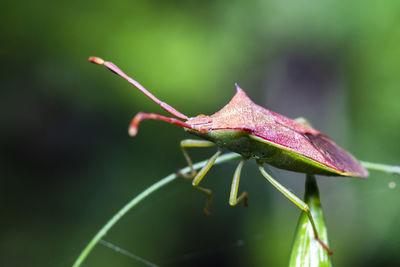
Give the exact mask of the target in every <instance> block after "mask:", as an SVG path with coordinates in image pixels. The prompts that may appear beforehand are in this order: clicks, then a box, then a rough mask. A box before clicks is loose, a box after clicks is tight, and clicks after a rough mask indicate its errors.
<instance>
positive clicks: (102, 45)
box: [0, 0, 400, 266]
mask: <svg viewBox="0 0 400 267" xmlns="http://www.w3.org/2000/svg"><path fill="white" fill-rule="evenodd" d="M399 14H400V2H399V1H384V2H382V1H380V2H378V1H347V2H345V1H179V0H176V1H160V0H158V1H153V0H152V1H102V0H98V1H76V0H71V1H64V2H61V1H48V0H39V1H3V2H2V3H1V4H0V22H1V23H0V34H1V39H2V42H1V43H0V47H1V49H0V55H1V80H2V85H1V98H0V100H1V107H2V112H1V115H0V116H1V119H2V120H1V129H2V130H1V139H0V140H1V141H0V142H1V147H2V148H1V152H2V153H1V167H0V168H1V181H2V182H1V184H2V186H1V203H2V216H1V223H0V225H1V228H0V229H1V239H0V259H1V263H0V265H1V266H70V265H71V264H72V263H73V261H74V260H75V258H76V257H77V256H78V254H79V252H80V251H81V250H82V249H83V247H84V246H85V245H86V244H87V242H88V241H89V240H90V238H92V236H93V235H94V234H95V232H97V230H98V229H99V228H100V227H101V226H102V225H103V224H104V223H105V222H106V221H107V220H108V219H109V218H110V217H111V216H112V215H113V214H114V212H116V211H117V210H118V209H119V208H120V207H121V206H122V205H124V204H125V203H126V202H127V201H129V200H130V199H131V198H132V197H134V196H136V195H137V194H138V193H139V192H141V191H142V190H143V189H145V188H146V187H148V186H150V185H151V184H153V183H154V182H156V181H158V180H159V179H161V178H162V177H164V176H166V175H167V174H169V173H171V172H173V171H175V170H176V169H178V168H181V167H183V166H185V161H184V158H183V156H182V155H181V151H180V149H179V146H178V145H179V141H180V140H181V139H184V138H188V137H189V138H190V136H188V135H187V134H185V133H184V132H183V131H182V129H180V128H178V127H176V126H171V125H168V124H166V123H163V122H156V121H146V122H144V123H143V124H142V125H141V128H140V130H139V134H138V136H137V137H135V138H130V137H128V134H127V127H128V124H129V122H130V120H131V118H132V117H133V116H134V115H135V114H136V113H137V112H139V111H147V112H159V113H162V114H165V112H164V111H163V110H162V109H161V108H160V107H159V106H157V105H156V104H154V103H152V102H151V101H150V100H149V99H148V98H147V97H145V96H144V95H143V94H141V93H140V92H139V91H137V90H135V89H134V88H133V87H132V86H130V85H129V84H128V83H127V82H126V81H124V80H123V79H120V78H118V77H117V76H115V75H113V74H112V73H111V72H109V71H107V70H105V69H104V68H102V67H99V66H95V65H92V64H89V63H88V62H87V58H88V57H89V56H101V57H103V58H105V59H107V60H110V61H112V62H114V63H116V64H117V65H119V66H120V67H121V68H122V69H123V70H125V71H126V73H128V74H129V75H131V76H133V77H134V78H136V79H137V80H138V81H139V82H141V83H142V84H143V85H144V86H145V87H146V88H147V89H149V90H151V91H152V92H153V93H154V94H155V95H156V96H157V97H159V98H160V99H162V100H163V101H165V102H168V103H169V104H170V105H172V106H174V107H175V108H177V109H178V110H180V111H181V112H183V113H184V114H187V115H188V116H195V115H197V114H200V113H204V114H212V113H214V112H216V111H217V110H219V109H220V108H222V107H223V106H224V105H225V104H226V103H227V102H228V101H229V100H230V98H231V97H232V96H233V95H234V93H235V89H234V83H235V82H238V83H239V85H240V86H241V87H242V88H243V89H244V90H245V91H246V92H247V94H248V95H249V97H250V98H251V99H253V100H254V101H255V102H256V103H257V104H259V105H262V106H265V107H267V108H268V109H271V110H274V111H276V112H279V113H282V114H284V115H286V116H289V117H298V116H304V117H307V118H309V119H310V121H311V123H312V124H313V125H314V127H315V128H317V129H319V130H321V131H323V132H325V133H326V134H327V135H329V136H330V137H331V138H332V139H334V140H335V141H336V142H337V143H338V144H340V145H341V146H343V147H345V148H346V149H348V150H349V151H351V152H352V153H353V154H354V155H355V156H356V157H357V158H359V159H363V160H369V161H376V162H384V163H388V164H399V163H400V160H399V156H400V144H399V134H400V123H399V118H400V105H399V99H400V75H399V69H400V45H399V44H400V30H399V29H400V16H399ZM214 151H215V148H214V149H211V148H210V149H192V150H190V154H191V155H192V156H193V159H194V160H195V161H198V160H202V159H205V158H207V157H209V156H210V155H211V154H212V153H213V152H214ZM237 163H238V162H230V163H227V164H224V165H219V166H216V167H215V168H213V169H212V170H211V171H210V173H209V174H207V176H206V177H205V179H204V181H203V182H202V184H203V185H204V186H205V187H209V188H212V189H213V191H214V200H213V205H212V214H211V216H206V215H204V214H203V211H202V209H203V207H204V206H203V205H204V202H205V198H204V196H203V195H202V194H199V193H198V192H197V191H195V190H193V189H192V188H191V186H190V182H189V181H186V180H184V179H179V180H177V181H176V182H174V183H173V184H171V185H169V186H168V187H166V188H164V189H163V190H161V191H160V192H157V194H155V195H153V196H151V197H150V198H149V199H147V200H146V201H145V202H144V203H143V204H141V205H140V206H139V207H138V208H137V209H136V210H135V211H134V212H132V213H130V214H129V215H128V216H126V217H125V218H124V219H123V220H122V221H121V222H120V223H119V224H117V226H116V227H115V228H113V229H112V230H111V231H110V232H109V233H108V235H107V236H106V239H105V240H107V241H109V242H112V243H114V244H116V245H118V246H120V247H122V248H124V249H126V250H128V251H129V252H131V253H134V254H136V255H138V256H140V257H143V258H145V259H147V260H150V261H151V262H154V263H156V264H159V265H160V266H285V265H287V263H288V259H289V253H290V246H291V242H292V238H293V235H294V230H295V227H296V223H297V219H298V217H299V214H300V211H299V210H298V209H297V208H296V207H295V206H294V205H293V204H292V203H290V202H289V201H288V200H287V199H285V198H284V197H283V196H282V195H281V194H280V193H279V192H278V191H277V190H275V189H274V188H272V186H271V185H270V184H268V183H267V182H266V181H265V179H264V178H263V177H262V176H261V175H260V174H259V173H258V171H257V169H256V166H255V164H254V162H251V163H250V162H249V163H248V164H246V166H245V167H244V170H243V174H242V179H241V185H240V191H242V190H247V191H248V192H249V203H250V207H249V208H247V209H244V208H242V207H236V208H231V207H229V205H228V196H229V189H230V184H231V179H232V176H233V172H234V169H235V167H236V164H237ZM270 172H271V173H272V175H273V176H274V177H275V178H277V179H278V180H279V181H280V182H282V184H284V185H286V186H287V187H289V188H291V189H293V190H294V191H295V192H297V193H298V195H300V196H301V195H302V193H303V187H304V175H301V174H295V173H291V172H287V171H281V170H278V169H274V168H270ZM392 181H394V182H395V183H398V181H399V178H398V177H393V176H390V175H387V174H382V173H377V172H371V175H370V178H369V179H368V180H361V179H349V178H332V177H331V178H327V177H319V178H318V183H319V186H320V191H321V201H322V204H323V206H324V210H325V217H326V223H327V226H328V230H329V238H330V244H331V248H332V249H333V251H334V255H333V257H332V261H333V265H334V266H396V265H397V266H399V265H400V255H399V253H398V251H399V250H400V230H399V227H398V225H399V223H400V214H399V210H400V209H399V207H400V194H399V192H400V185H398V186H396V187H395V188H393V189H390V188H389V187H388V184H389V183H390V182H392ZM84 266H143V265H142V264H141V263H139V262H137V261H135V260H133V259H131V258H129V257H127V256H124V255H121V254H119V253H116V252H115V251H113V250H111V249H109V248H106V247H104V246H101V245H99V246H97V247H96V248H95V250H94V251H93V253H92V254H91V255H90V256H89V258H88V260H87V261H86V262H85V263H84Z"/></svg>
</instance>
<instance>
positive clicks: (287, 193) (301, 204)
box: [258, 162, 333, 255]
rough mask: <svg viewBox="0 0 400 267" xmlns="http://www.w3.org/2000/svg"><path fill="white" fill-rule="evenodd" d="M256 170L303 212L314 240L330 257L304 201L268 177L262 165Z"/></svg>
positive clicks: (328, 250) (330, 253)
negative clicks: (310, 227)
mask: <svg viewBox="0 0 400 267" xmlns="http://www.w3.org/2000/svg"><path fill="white" fill-rule="evenodd" d="M258 168H259V169H260V172H261V174H262V175H263V176H264V177H265V178H266V179H267V180H268V182H270V183H271V184H272V185H273V186H274V187H275V188H276V189H278V190H279V191H280V192H281V193H282V194H284V195H285V197H287V198H288V199H289V200H290V201H292V202H293V203H294V204H296V205H297V206H298V207H299V208H300V209H301V210H303V211H304V212H305V213H306V214H307V216H308V218H309V219H310V222H311V226H312V228H313V231H314V237H315V239H316V240H317V241H318V242H319V243H320V244H321V246H322V247H323V248H324V249H326V251H327V252H328V254H329V255H332V253H333V252H332V250H330V249H329V248H328V246H327V245H326V244H325V243H324V242H323V241H322V240H321V239H320V238H319V235H318V231H317V227H316V226H315V222H314V218H313V216H312V215H311V211H310V208H309V207H308V205H307V204H306V203H305V202H304V201H302V200H301V199H300V198H299V197H297V196H296V195H295V194H293V193H292V192H290V191H289V189H287V188H286V187H284V186H283V185H281V184H280V183H278V182H277V181H276V180H275V179H274V178H272V177H271V175H269V174H268V173H267V172H266V171H265V169H264V166H263V163H261V162H258Z"/></svg>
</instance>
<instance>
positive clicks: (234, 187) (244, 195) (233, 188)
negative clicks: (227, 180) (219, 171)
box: [229, 158, 248, 207]
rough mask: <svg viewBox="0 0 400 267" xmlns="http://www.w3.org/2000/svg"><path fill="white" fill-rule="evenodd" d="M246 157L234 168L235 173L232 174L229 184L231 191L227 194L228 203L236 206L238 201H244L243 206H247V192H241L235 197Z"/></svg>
mask: <svg viewBox="0 0 400 267" xmlns="http://www.w3.org/2000/svg"><path fill="white" fill-rule="evenodd" d="M246 160H247V159H246V158H243V159H242V160H241V161H240V163H239V165H238V166H237V168H236V170H235V174H234V175H233V180H232V186H231V193H230V196H229V205H231V206H232V207H233V206H236V205H237V204H238V203H239V202H240V201H242V200H243V201H244V206H245V207H247V206H248V203H247V192H243V193H242V194H241V195H240V196H239V198H238V197H237V194H238V189H239V180H240V174H241V172H242V168H243V165H244V163H245V162H246Z"/></svg>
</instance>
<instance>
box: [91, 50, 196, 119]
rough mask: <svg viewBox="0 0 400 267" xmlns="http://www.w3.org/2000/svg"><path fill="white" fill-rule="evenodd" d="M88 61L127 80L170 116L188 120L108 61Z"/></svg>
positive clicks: (96, 59) (92, 59)
mask: <svg viewBox="0 0 400 267" xmlns="http://www.w3.org/2000/svg"><path fill="white" fill-rule="evenodd" d="M89 61H90V62H92V63H95V64H98V65H104V66H106V67H107V68H108V69H109V70H111V71H112V72H114V73H115V74H118V75H119V76H121V77H122V78H124V79H125V80H127V81H128V82H130V83H131V84H132V85H134V86H135V87H136V88H137V89H139V90H140V91H142V92H143V93H144V94H145V95H147V96H148V97H150V98H151V100H153V101H154V102H156V103H157V104H159V105H160V106H161V107H162V108H163V109H165V110H166V111H168V112H169V113H171V114H172V115H174V116H176V117H178V118H181V119H184V120H187V119H189V118H188V116H186V115H184V114H182V113H181V112H179V111H177V110H176V109H174V108H173V107H171V106H170V105H168V104H167V103H164V102H162V101H160V100H159V99H158V98H157V97H155V96H154V95H153V94H152V93H150V92H149V91H147V90H146V88H144V87H143V86H142V85H141V84H140V83H138V82H137V81H135V80H134V79H132V78H131V77H129V76H128V75H126V74H125V73H124V72H123V71H122V70H120V69H119V68H118V67H117V66H116V65H114V64H113V63H112V62H108V61H104V60H103V59H102V58H99V57H89Z"/></svg>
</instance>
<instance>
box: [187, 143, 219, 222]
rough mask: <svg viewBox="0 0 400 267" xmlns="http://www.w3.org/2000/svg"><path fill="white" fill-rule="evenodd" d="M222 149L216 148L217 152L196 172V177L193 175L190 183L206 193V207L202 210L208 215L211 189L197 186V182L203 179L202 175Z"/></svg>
mask: <svg viewBox="0 0 400 267" xmlns="http://www.w3.org/2000/svg"><path fill="white" fill-rule="evenodd" d="M221 153H222V150H221V149H218V151H217V153H215V154H214V155H213V156H212V157H211V158H210V159H209V160H208V161H207V163H206V165H204V167H203V168H202V169H201V170H200V171H199V172H198V173H197V175H196V177H194V179H193V182H192V185H193V187H194V189H196V190H197V191H200V192H202V193H203V194H206V195H207V196H208V198H207V202H206V207H205V208H204V212H205V213H206V214H207V215H208V214H210V205H211V199H212V191H211V189H207V188H203V187H200V186H199V183H200V182H201V180H202V179H203V177H204V175H206V173H207V172H208V171H209V170H210V168H211V166H212V165H213V164H214V162H215V160H216V159H217V158H218V156H219V155H221Z"/></svg>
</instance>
